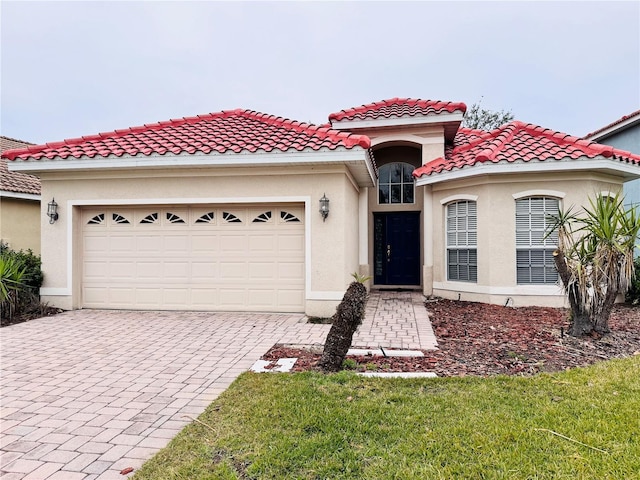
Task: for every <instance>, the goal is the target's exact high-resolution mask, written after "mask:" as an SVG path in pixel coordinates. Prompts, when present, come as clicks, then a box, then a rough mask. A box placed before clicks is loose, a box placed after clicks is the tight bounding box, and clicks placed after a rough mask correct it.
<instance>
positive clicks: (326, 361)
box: [318, 274, 369, 373]
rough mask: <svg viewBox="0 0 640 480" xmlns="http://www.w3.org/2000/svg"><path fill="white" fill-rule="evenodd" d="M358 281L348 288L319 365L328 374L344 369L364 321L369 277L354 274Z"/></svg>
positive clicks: (334, 317) (336, 314)
mask: <svg viewBox="0 0 640 480" xmlns="http://www.w3.org/2000/svg"><path fill="white" fill-rule="evenodd" d="M353 276H354V278H355V279H356V281H355V282H352V283H351V284H350V285H349V288H347V291H346V292H345V294H344V297H342V301H341V302H340V304H339V305H338V308H337V309H336V313H335V314H334V315H333V318H332V325H331V329H330V330H329V334H328V335H327V339H326V341H325V343H324V351H323V352H322V358H321V359H320V362H319V363H318V366H319V367H320V369H321V370H322V371H323V372H325V373H327V372H337V371H338V370H340V368H342V362H344V358H345V357H346V356H347V352H348V351H349V348H350V347H351V342H352V341H353V334H354V333H355V331H356V330H357V329H358V327H359V326H360V324H361V323H362V320H363V319H364V310H365V305H366V303H367V289H366V287H365V286H364V284H363V282H365V281H366V280H368V278H369V277H362V276H360V275H358V274H353Z"/></svg>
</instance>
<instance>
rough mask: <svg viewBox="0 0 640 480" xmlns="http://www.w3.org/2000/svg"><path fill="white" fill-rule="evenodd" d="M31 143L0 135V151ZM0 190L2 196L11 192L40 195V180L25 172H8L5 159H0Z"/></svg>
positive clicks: (10, 194)
mask: <svg viewBox="0 0 640 480" xmlns="http://www.w3.org/2000/svg"><path fill="white" fill-rule="evenodd" d="M29 145H33V144H32V143H29V142H23V141H21V140H16V139H15V138H9V137H3V136H0V152H4V151H5V150H10V149H15V148H24V147H27V146H29ZM0 192H2V194H3V196H5V195H8V196H13V194H26V195H40V180H39V179H38V177H34V176H33V175H28V174H26V173H19V172H10V171H9V169H8V167H7V160H5V159H4V158H2V159H0Z"/></svg>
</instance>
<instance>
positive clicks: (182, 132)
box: [3, 109, 371, 160]
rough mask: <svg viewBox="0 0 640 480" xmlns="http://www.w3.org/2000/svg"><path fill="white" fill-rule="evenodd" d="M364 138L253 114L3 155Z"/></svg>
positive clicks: (325, 145) (243, 147)
mask: <svg viewBox="0 0 640 480" xmlns="http://www.w3.org/2000/svg"><path fill="white" fill-rule="evenodd" d="M370 145H371V142H370V140H369V137H366V136H364V135H356V134H352V133H348V132H341V131H338V130H332V129H331V128H326V127H318V126H315V125H310V124H308V123H301V122H296V121H293V120H288V119H285V118H282V117H275V116H273V115H267V114H264V113H259V112H254V111H252V110H242V109H237V110H230V111H223V112H219V113H210V114H206V115H198V116H196V117H185V118H181V119H177V120H169V121H165V122H158V123H154V124H149V125H143V126H139V127H131V128H128V129H124V130H116V131H113V132H107V133H100V134H97V135H91V136H86V137H82V138H75V139H71V140H64V141H62V142H55V143H47V144H46V145H36V146H30V147H27V148H23V149H20V150H12V151H9V152H6V153H4V154H3V157H4V158H8V159H10V160H14V159H22V160H41V159H54V158H62V159H65V158H68V157H74V158H81V157H89V158H93V157H112V156H115V157H121V156H123V155H130V156H137V155H145V156H149V155H164V154H167V153H168V154H174V155H178V154H182V153H187V154H195V153H202V154H209V153H214V154H215V153H218V154H224V153H241V152H245V153H255V152H274V153H276V152H288V151H299V152H301V151H318V150H324V149H328V150H335V149H337V148H341V147H342V148H346V149H352V148H354V147H361V148H363V149H368V148H369V147H370Z"/></svg>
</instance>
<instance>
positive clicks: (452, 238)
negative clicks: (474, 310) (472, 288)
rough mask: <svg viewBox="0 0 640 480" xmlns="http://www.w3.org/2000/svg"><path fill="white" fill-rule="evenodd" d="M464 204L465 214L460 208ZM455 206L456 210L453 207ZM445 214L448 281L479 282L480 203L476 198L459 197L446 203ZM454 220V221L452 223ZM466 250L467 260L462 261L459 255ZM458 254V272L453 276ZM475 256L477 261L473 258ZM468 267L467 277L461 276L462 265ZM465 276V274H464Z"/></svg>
mask: <svg viewBox="0 0 640 480" xmlns="http://www.w3.org/2000/svg"><path fill="white" fill-rule="evenodd" d="M463 205H464V214H460V213H459V210H460V209H461V208H462V206H463ZM453 208H455V210H456V211H455V212H453V211H452V209H453ZM444 216H445V250H446V251H445V264H446V270H447V281H451V282H465V283H478V203H477V202H476V200H475V198H473V197H472V198H466V199H461V198H457V199H455V200H452V201H451V202H448V203H446V204H445V205H444ZM452 221H454V223H452ZM462 252H464V253H466V255H467V259H466V262H462V263H461V262H460V261H459V256H460V254H461V253H462ZM454 253H455V254H456V256H458V259H457V261H456V266H457V267H458V272H457V275H456V276H455V278H453V277H452V271H451V270H452V269H451V265H452V262H451V261H450V259H451V256H452V255H453V254H454ZM472 253H473V257H475V258H474V260H475V261H473V260H472V259H471V256H472ZM461 266H462V267H466V278H460V277H461V275H460V270H459V269H460V267H461ZM462 277H464V276H462Z"/></svg>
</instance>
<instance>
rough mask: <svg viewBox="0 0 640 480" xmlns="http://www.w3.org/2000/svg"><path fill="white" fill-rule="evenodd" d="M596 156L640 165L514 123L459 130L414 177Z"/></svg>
mask: <svg viewBox="0 0 640 480" xmlns="http://www.w3.org/2000/svg"><path fill="white" fill-rule="evenodd" d="M599 155H602V156H603V157H606V158H612V159H614V160H619V161H621V162H626V163H632V164H634V165H638V166H640V155H635V154H632V153H630V152H625V151H623V150H618V149H615V148H613V147H610V146H608V145H600V144H598V143H595V142H591V141H589V140H583V139H580V138H577V137H573V136H571V135H567V134H566V133H560V132H556V131H553V130H549V129H547V128H542V127H538V126H536V125H532V124H530V123H523V122H518V121H515V122H510V123H507V124H506V125H503V126H501V127H499V128H497V129H495V130H493V131H491V132H483V131H481V130H471V129H468V128H461V129H460V130H458V133H457V134H456V137H455V139H454V143H453V145H452V146H448V147H447V148H445V155H444V158H442V157H440V158H436V159H435V160H432V161H431V162H429V163H427V164H426V165H423V166H422V167H419V168H417V169H416V170H415V171H414V172H413V175H414V176H415V177H421V176H423V175H432V174H434V173H436V174H437V173H441V172H445V171H451V170H454V169H459V168H465V167H472V166H474V165H477V164H481V163H487V162H491V163H499V162H510V163H513V162H516V161H521V162H531V161H540V162H541V161H546V160H564V159H567V158H571V159H579V158H594V157H597V156H599Z"/></svg>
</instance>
